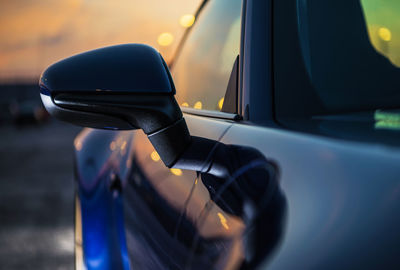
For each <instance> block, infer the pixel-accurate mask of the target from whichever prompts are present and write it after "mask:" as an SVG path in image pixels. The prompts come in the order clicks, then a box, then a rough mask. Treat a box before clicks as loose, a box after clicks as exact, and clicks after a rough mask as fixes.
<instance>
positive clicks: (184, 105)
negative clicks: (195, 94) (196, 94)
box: [181, 102, 189, 107]
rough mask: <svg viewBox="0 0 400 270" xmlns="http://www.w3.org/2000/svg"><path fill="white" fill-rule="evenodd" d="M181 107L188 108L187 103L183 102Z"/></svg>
mask: <svg viewBox="0 0 400 270" xmlns="http://www.w3.org/2000/svg"><path fill="white" fill-rule="evenodd" d="M181 106H182V107H189V103H187V102H183V103H182V104H181Z"/></svg>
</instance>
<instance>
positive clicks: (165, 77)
mask: <svg viewBox="0 0 400 270" xmlns="http://www.w3.org/2000/svg"><path fill="white" fill-rule="evenodd" d="M39 85H40V96H41V98H42V101H43V104H44V105H45V107H46V109H47V110H48V111H49V113H50V114H51V115H53V116H54V117H56V118H58V119H60V120H63V121H66V122H70V123H73V124H76V125H80V126H84V127H91V128H101V129H115V130H127V129H138V128H139V129H143V131H144V132H145V133H146V134H147V136H148V137H149V139H150V141H151V142H152V143H153V145H154V147H155V148H156V150H157V152H158V153H159V155H160V157H161V159H162V160H163V161H164V163H165V164H166V165H167V166H168V167H171V166H172V165H173V164H174V163H175V162H176V160H177V159H178V157H179V156H180V155H181V154H182V152H183V151H184V149H185V148H186V147H187V145H188V144H189V143H190V134H189V131H188V129H187V126H186V123H185V120H184V119H183V115H182V112H181V110H180V108H179V106H178V104H177V102H176V100H175V98H174V95H175V86H174V84H173V81H172V78H171V75H170V72H169V70H168V67H167V65H166V63H165V61H164V60H163V58H162V56H161V55H160V54H159V53H158V52H157V51H156V50H155V49H153V48H152V47H149V46H146V45H141V44H126V45H117V46H111V47H105V48H101V49H97V50H93V51H89V52H86V53H82V54H78V55H75V56H72V57H69V58H67V59H64V60H62V61H60V62H57V63H55V64H53V65H51V66H50V67H48V68H47V69H46V70H45V71H44V72H43V74H42V76H41V78H40V82H39Z"/></svg>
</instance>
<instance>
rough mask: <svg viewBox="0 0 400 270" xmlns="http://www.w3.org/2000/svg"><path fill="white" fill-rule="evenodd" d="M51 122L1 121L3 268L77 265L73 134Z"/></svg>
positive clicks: (0, 252)
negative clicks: (24, 124)
mask: <svg viewBox="0 0 400 270" xmlns="http://www.w3.org/2000/svg"><path fill="white" fill-rule="evenodd" d="M79 130H80V128H77V127H74V126H71V125H68V124H64V123H60V122H55V121H53V122H49V123H47V124H45V125H40V126H28V127H20V128H18V127H14V126H11V125H8V126H0V269H7V270H10V269H19V270H24V269H45V270H46V269H73V268H74V231H73V222H74V212H73V211H74V209H73V207H74V202H73V201H74V182H73V148H72V146H73V138H74V137H75V135H76V134H77V133H78V132H79Z"/></svg>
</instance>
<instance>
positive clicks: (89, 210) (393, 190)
mask: <svg viewBox="0 0 400 270" xmlns="http://www.w3.org/2000/svg"><path fill="white" fill-rule="evenodd" d="M364 2H365V1H364ZM364 4H365V3H362V2H360V1H348V0H347V1H345V0H340V1H311V0H310V1H301V0H298V1H289V0H288V1H277V0H274V1H272V0H271V1H269V0H268V1H267V0H245V1H240V0H235V1H231V0H229V1H227V0H209V1H204V2H203V3H202V4H201V5H200V8H199V10H198V12H197V13H196V23H195V24H194V26H193V27H191V28H189V29H188V30H187V32H186V33H185V35H184V37H183V40H182V42H181V44H180V46H179V48H178V51H177V54H176V56H175V58H174V59H173V61H172V62H171V63H170V68H171V71H172V76H173V78H174V81H175V84H176V88H177V96H178V103H179V104H181V105H182V106H181V110H182V111H183V114H184V118H185V120H186V123H187V126H188V128H189V130H190V133H191V135H192V136H195V137H197V138H200V139H206V140H208V141H210V142H214V143H215V144H214V145H215V147H213V146H211V147H210V148H209V149H210V150H204V149H203V151H206V152H207V153H206V156H207V159H205V160H204V164H203V165H204V166H212V165H207V164H208V163H207V162H206V161H207V160H208V159H211V160H213V162H215V163H218V162H217V160H222V162H221V164H222V165H221V166H220V167H221V168H219V169H217V170H215V172H214V171H212V169H209V170H207V169H205V170H199V169H196V168H195V167H193V168H191V167H187V168H186V169H182V168H174V167H172V168H167V167H166V166H165V165H164V164H163V163H162V161H161V160H160V156H159V154H158V153H157V151H155V150H154V147H153V145H152V144H151V143H150V142H149V140H148V138H147V137H146V136H145V134H144V133H143V132H142V131H141V130H138V131H113V130H98V129H84V130H83V131H82V132H81V133H80V134H79V135H78V136H77V138H76V139H75V141H74V146H75V149H76V161H75V162H76V169H75V171H76V182H77V189H76V194H77V195H76V207H75V208H76V259H77V268H80V267H83V268H86V269H131V268H132V269H205V268H210V269H236V268H241V269H252V268H260V269H398V267H399V266H400V262H399V260H398V254H399V251H400V232H399V230H398V227H399V224H400V216H399V215H398V213H399V210H400V149H399V143H400V140H399V134H400V133H399V130H398V127H399V119H400V116H399V114H398V111H396V110H395V109H396V108H398V106H397V107H396V105H400V103H399V95H398V88H396V87H397V84H398V82H397V80H396V79H395V78H396V76H397V75H396V74H397V73H399V70H398V68H397V67H396V66H395V65H392V64H391V63H390V62H389V60H388V59H387V58H386V57H384V56H383V55H382V53H379V52H378V51H377V50H375V49H374V48H373V45H372V44H371V42H370V41H369V39H368V33H367V27H366V22H365V19H364V17H363V14H362V10H363V9H362V8H363V7H364V6H363V5H364ZM338 14H340V16H338ZM338 18H340V20H339V19H338ZM238 22H239V23H238ZM202 24H203V25H205V26H202ZM235 33H236V36H235ZM237 33H239V35H237ZM208 38H209V39H208ZM221 40H223V41H226V40H228V41H229V42H231V41H235V42H236V43H237V42H239V44H236V45H237V46H236V47H235V45H232V46H231V45H230V43H229V42H228V44H227V43H224V42H222V45H221V46H219V45H218V46H219V47H218V46H214V45H213V42H214V41H215V43H218V42H220V41H221ZM339 41H340V42H339ZM346 42H347V43H346ZM196 45H198V46H199V47H196ZM201 45H203V47H201ZM239 45H240V46H239ZM220 55H223V56H225V55H226V57H228V58H229V57H230V58H229V61H227V63H228V64H226V63H225V62H224V61H225V60H224V59H225V58H223V57H222V60H221V58H218V57H219V56H220ZM203 60H204V61H203ZM220 62H223V64H221V66H219V63H220ZM346 63H347V64H346ZM215 66H218V67H220V69H217V68H215ZM226 66H228V67H229V69H227V68H226ZM232 66H233V68H232ZM366 66H367V67H369V68H365V67H366ZM382 70H383V72H382ZM218 72H219V73H218ZM380 72H381V73H380ZM221 74H222V75H221ZM221 78H222V79H221ZM397 78H399V77H397ZM221 81H222V83H221ZM382 81H384V82H382ZM224 83H225V84H224ZM379 83H382V85H383V86H384V87H382V88H381V89H379V90H378V89H377V85H379ZM382 85H381V86H382ZM196 89H203V90H204V91H202V90H199V91H198V90H196ZM321 89H322V90H321ZM325 89H326V91H325ZM393 89H397V92H396V91H395V90H393ZM221 93H222V94H221ZM222 97H223V98H224V99H223V100H222V102H221V98H222ZM220 102H221V104H222V105H221V104H220ZM220 105H221V106H220ZM188 106H193V107H194V108H189V107H188ZM218 106H219V107H220V108H219V110H218ZM219 145H222V146H221V147H219ZM218 147H219V148H218ZM205 149H207V148H205ZM193 151H194V150H193ZM198 151H200V152H201V151H202V149H198ZM193 154H195V153H193ZM203 165H201V166H203ZM201 166H200V167H201ZM200 167H197V168H200ZM207 168H209V167H207ZM210 168H211V167H210ZM225 171H227V172H228V173H225Z"/></svg>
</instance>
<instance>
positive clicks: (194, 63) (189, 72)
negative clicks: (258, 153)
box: [172, 0, 241, 111]
mask: <svg viewBox="0 0 400 270" xmlns="http://www.w3.org/2000/svg"><path fill="white" fill-rule="evenodd" d="M240 19H241V0H212V1H209V2H208V3H207V4H206V6H205V7H204V9H203V11H202V12H201V13H200V15H199V18H198V21H197V22H196V24H195V26H194V28H193V29H192V32H191V33H190V35H189V37H188V39H187V40H186V42H185V45H184V46H183V50H182V51H181V52H180V54H179V56H178V58H177V59H176V61H175V64H174V67H173V69H172V74H173V77H174V82H175V86H176V89H177V95H176V97H177V100H178V103H179V104H180V105H181V106H186V107H192V108H195V109H205V110H217V111H220V110H221V109H222V105H223V102H224V96H225V92H226V89H227V85H228V81H229V77H230V75H231V72H232V68H233V65H234V62H235V60H236V58H237V56H238V54H239V48H240V28H241V20H240Z"/></svg>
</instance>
